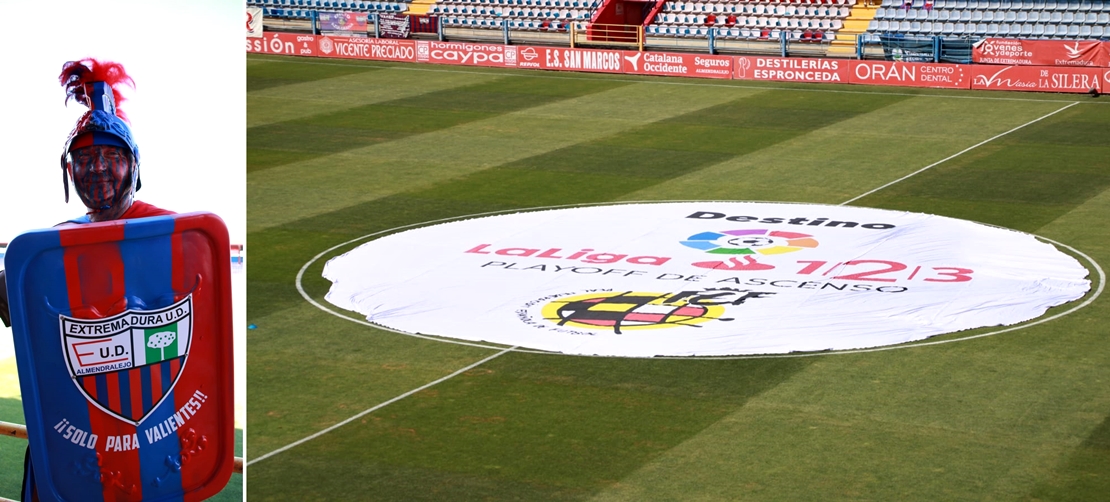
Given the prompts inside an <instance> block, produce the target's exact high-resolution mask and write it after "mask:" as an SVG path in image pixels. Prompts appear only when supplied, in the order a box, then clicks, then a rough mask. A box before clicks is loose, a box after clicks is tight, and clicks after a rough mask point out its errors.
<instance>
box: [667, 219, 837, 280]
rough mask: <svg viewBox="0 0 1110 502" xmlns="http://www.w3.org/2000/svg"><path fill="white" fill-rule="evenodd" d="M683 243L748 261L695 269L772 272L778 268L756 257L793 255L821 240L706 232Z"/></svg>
mask: <svg viewBox="0 0 1110 502" xmlns="http://www.w3.org/2000/svg"><path fill="white" fill-rule="evenodd" d="M681 243H682V245H683V246H686V247H690V248H694V249H700V250H702V251H705V252H706V253H709V254H720V255H741V256H739V257H742V258H743V259H744V261H743V262H742V261H740V260H739V259H737V258H738V256H729V257H728V263H726V262H724V261H701V262H697V263H694V264H693V265H694V266H695V267H700V268H708V269H714V270H771V269H773V268H775V267H774V265H767V264H764V263H759V262H758V261H757V260H756V259H755V257H754V256H752V255H757V254H760V255H764V256H766V255H774V254H784V253H793V252H795V251H801V250H803V249H812V248H815V247H817V245H818V243H817V240H816V239H814V238H813V236H812V235H809V234H803V233H799V232H783V231H781V230H768V229H765V228H754V229H746V230H724V231H720V232H702V233H700V234H694V235H691V236H690V237H688V238H687V239H686V240H684V241H681Z"/></svg>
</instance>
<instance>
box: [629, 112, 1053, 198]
mask: <svg viewBox="0 0 1110 502" xmlns="http://www.w3.org/2000/svg"><path fill="white" fill-rule="evenodd" d="M861 99H866V98H861ZM884 99H891V98H886V97H884ZM895 99H899V101H897V102H895V103H891V104H890V106H886V107H883V108H879V109H877V110H874V111H872V112H870V113H868V114H865V115H858V116H856V117H853V118H848V119H846V120H844V121H842V122H838V123H836V124H834V125H832V126H828V127H821V128H819V129H815V130H812V131H809V132H807V133H806V134H805V135H804V136H797V137H793V138H788V139H786V140H784V141H783V142H781V143H779V144H778V145H776V147H775V148H773V149H767V150H761V151H755V152H752V153H750V154H748V155H744V156H740V157H736V158H734V159H731V160H729V161H727V162H724V163H721V164H718V165H714V166H711V167H708V168H706V169H702V170H699V171H696V172H692V173H690V174H688V175H686V176H683V177H681V178H678V179H675V180H672V181H671V182H669V183H666V184H661V185H657V186H653V187H650V188H647V189H645V190H641V191H637V192H634V193H631V194H628V195H626V196H624V197H623V199H625V200H651V199H660V200H674V199H689V198H703V199H711V200H784V201H792V202H816V203H824V204H840V203H843V202H844V201H846V200H849V199H851V198H853V197H856V196H858V195H860V194H861V193H863V192H865V191H867V189H869V188H873V187H875V186H876V185H878V184H882V183H885V182H887V181H890V180H894V179H897V178H899V177H901V176H904V175H906V174H907V173H910V172H912V171H914V170H916V169H919V168H921V167H922V166H924V165H928V164H930V163H932V162H936V161H938V160H940V159H943V158H944V157H946V156H948V155H951V154H952V153H955V152H957V151H959V150H961V149H963V148H966V147H968V146H971V145H974V144H975V143H977V142H979V141H982V140H984V139H986V138H989V137H991V136H993V135H995V134H999V133H1002V132H1004V131H1006V130H1008V129H1010V128H1013V127H1015V126H1018V125H1020V124H1022V123H1024V122H1027V121H1029V120H1032V119H1035V118H1037V117H1039V116H1041V115H1044V114H1046V113H1049V112H1051V111H1053V110H1056V109H1058V108H1059V107H1060V104H1059V103H1055V102H1050V103H1041V102H1017V103H1010V104H1008V105H1007V106H1005V107H1000V106H998V104H997V103H993V102H989V101H960V100H950V101H949V100H934V99H929V98H925V97H922V98H910V99H904V98H895ZM725 180H727V182H723V181H725ZM692 194H697V195H696V196H692ZM863 203H864V204H865V205H871V206H881V205H880V204H873V203H870V201H863Z"/></svg>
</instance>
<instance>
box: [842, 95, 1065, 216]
mask: <svg viewBox="0 0 1110 502" xmlns="http://www.w3.org/2000/svg"><path fill="white" fill-rule="evenodd" d="M1077 104H1079V102H1078V101H1076V102H1073V103H1070V104H1068V105H1065V106H1064V107H1063V108H1060V109H1058V110H1055V111H1053V112H1051V113H1048V114H1046V115H1042V116H1040V117H1037V118H1036V119H1033V120H1031V121H1029V122H1026V123H1024V124H1021V125H1019V126H1017V127H1015V128H1013V129H1010V130H1009V131H1006V132H1003V133H1000V134H997V135H994V136H991V137H990V138H987V139H985V140H983V141H980V142H978V143H976V144H974V145H971V146H969V147H967V148H964V149H963V150H960V151H958V152H956V153H954V154H952V155H949V156H947V157H945V158H943V159H940V160H938V161H936V162H933V163H932V164H929V165H927V166H925V167H922V168H921V169H918V170H916V171H914V172H912V173H910V174H907V175H905V176H903V177H901V178H898V179H896V180H894V181H891V182H889V183H887V184H885V185H883V186H880V187H878V188H873V189H871V190H869V191H867V192H866V193H863V194H860V195H857V196H855V197H853V198H851V199H849V200H847V201H845V202H842V203H841V205H845V204H851V203H852V202H855V201H857V200H859V199H862V198H864V197H867V196H868V195H871V194H873V193H875V192H878V191H880V190H883V189H884V188H887V187H889V186H891V185H894V184H896V183H901V182H902V181H905V180H907V179H909V178H910V177H913V176H916V175H918V174H921V173H923V172H925V171H927V170H929V169H932V168H933V167H936V166H938V165H940V164H943V163H945V162H947V161H949V160H952V159H954V158H956V157H959V156H960V155H963V154H965V153H967V152H970V151H972V150H974V149H976V148H979V147H980V146H983V145H985V144H987V143H990V142H991V141H994V140H996V139H998V138H1001V137H1003V136H1005V135H1007V134H1010V133H1013V132H1015V131H1018V130H1021V129H1022V128H1025V127H1027V126H1029V125H1030V124H1035V123H1037V122H1040V121H1042V120H1044V119H1046V118H1048V117H1051V116H1053V115H1056V114H1057V113H1060V112H1062V111H1064V110H1067V109H1068V108H1071V107H1073V106H1075V105H1077Z"/></svg>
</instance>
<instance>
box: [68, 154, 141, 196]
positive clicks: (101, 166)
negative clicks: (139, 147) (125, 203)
mask: <svg viewBox="0 0 1110 502" xmlns="http://www.w3.org/2000/svg"><path fill="white" fill-rule="evenodd" d="M70 156H71V158H72V159H73V163H72V166H71V173H70V174H71V175H72V176H73V185H74V188H76V189H77V194H78V195H80V196H81V201H82V202H84V203H85V207H87V208H89V209H91V210H94V211H95V210H104V209H108V208H109V207H112V206H114V205H116V204H117V203H118V202H120V200H122V198H123V197H124V196H125V195H126V194H124V193H123V192H124V191H125V190H129V187H126V185H128V181H129V175H130V173H131V159H130V156H128V154H127V151H126V150H124V149H122V148H120V147H118V146H110V145H93V146H86V147H84V148H78V149H77V150H74V151H73V152H71V153H70ZM125 187H126V188H125Z"/></svg>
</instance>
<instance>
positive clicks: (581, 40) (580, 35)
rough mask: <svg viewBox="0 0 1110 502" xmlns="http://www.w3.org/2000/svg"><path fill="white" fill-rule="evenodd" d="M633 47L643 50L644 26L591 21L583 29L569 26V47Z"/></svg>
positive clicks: (572, 25) (573, 25)
mask: <svg viewBox="0 0 1110 502" xmlns="http://www.w3.org/2000/svg"><path fill="white" fill-rule="evenodd" d="M588 46H601V47H635V48H636V50H638V51H642V50H644V27H643V26H639V25H635V24H599V23H591V24H590V25H588V26H586V28H585V29H581V28H579V27H578V26H577V25H575V24H573V23H572V24H571V27H570V47H571V48H572V49H573V48H575V47H588Z"/></svg>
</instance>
